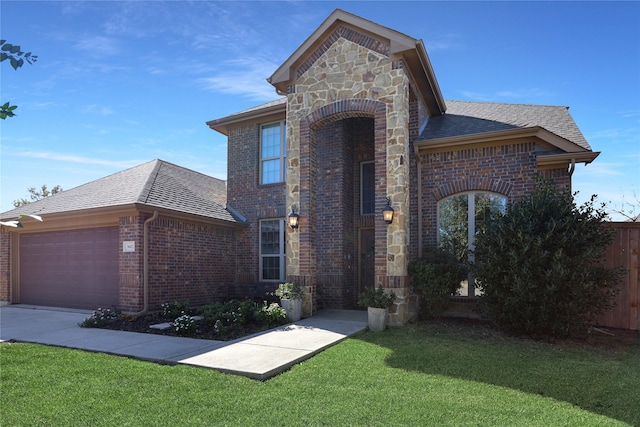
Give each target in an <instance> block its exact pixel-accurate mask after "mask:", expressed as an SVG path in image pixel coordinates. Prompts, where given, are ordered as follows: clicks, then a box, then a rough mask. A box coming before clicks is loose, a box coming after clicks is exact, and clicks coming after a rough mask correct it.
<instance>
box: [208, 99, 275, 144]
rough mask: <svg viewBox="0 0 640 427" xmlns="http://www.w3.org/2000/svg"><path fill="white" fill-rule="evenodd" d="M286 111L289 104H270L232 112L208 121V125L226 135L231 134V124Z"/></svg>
mask: <svg viewBox="0 0 640 427" xmlns="http://www.w3.org/2000/svg"><path fill="white" fill-rule="evenodd" d="M286 111H287V104H286V103H282V104H276V105H270V106H267V107H264V108H261V109H256V110H251V111H246V112H240V113H236V114H232V115H230V116H227V117H222V118H220V119H214V120H210V121H208V122H206V123H207V126H209V127H210V128H211V129H213V130H215V131H218V132H220V133H221V134H223V135H225V136H229V128H230V127H231V125H234V124H237V123H242V122H246V121H248V120H256V119H268V118H269V116H275V115H279V114H282V113H283V112H284V113H286Z"/></svg>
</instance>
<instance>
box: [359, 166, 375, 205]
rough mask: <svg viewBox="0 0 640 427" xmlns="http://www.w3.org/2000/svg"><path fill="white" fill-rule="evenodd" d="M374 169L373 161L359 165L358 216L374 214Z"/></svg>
mask: <svg viewBox="0 0 640 427" xmlns="http://www.w3.org/2000/svg"><path fill="white" fill-rule="evenodd" d="M375 211H376V168H375V163H374V162H373V161H369V162H362V163H360V215H373V214H375V213H376V212H375Z"/></svg>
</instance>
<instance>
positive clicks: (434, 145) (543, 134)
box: [414, 126, 592, 155]
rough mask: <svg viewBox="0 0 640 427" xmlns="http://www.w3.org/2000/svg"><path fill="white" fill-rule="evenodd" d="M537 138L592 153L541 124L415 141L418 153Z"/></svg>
mask: <svg viewBox="0 0 640 427" xmlns="http://www.w3.org/2000/svg"><path fill="white" fill-rule="evenodd" d="M520 139H535V140H538V141H541V142H544V143H546V144H548V145H550V146H553V147H555V148H558V149H560V150H562V151H563V152H565V153H592V151H590V150H587V149H586V148H584V147H581V146H579V145H578V144H576V143H574V142H571V141H569V140H567V139H565V138H562V137H560V136H558V135H556V134H554V133H552V132H549V131H548V130H546V129H544V128H542V127H540V126H532V127H525V128H514V129H506V130H499V131H493V132H483V133H474V134H469V135H459V136H452V137H446V138H437V139H431V140H426V141H417V142H415V143H414V151H415V153H416V155H419V154H420V153H421V152H426V151H433V150H439V149H451V148H456V147H464V146H468V145H478V144H489V143H496V142H505V141H510V140H520Z"/></svg>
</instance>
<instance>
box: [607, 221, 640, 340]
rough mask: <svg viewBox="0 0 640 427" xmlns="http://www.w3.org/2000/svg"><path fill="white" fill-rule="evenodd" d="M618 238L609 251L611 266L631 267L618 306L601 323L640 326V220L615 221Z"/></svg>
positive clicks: (612, 325) (623, 283)
mask: <svg viewBox="0 0 640 427" xmlns="http://www.w3.org/2000/svg"><path fill="white" fill-rule="evenodd" d="M611 226H612V227H613V228H614V229H615V231H616V234H615V239H614V241H613V243H612V244H611V246H610V247H609V250H608V251H607V254H606V262H607V266H608V267H617V266H621V267H624V268H626V269H627V270H628V273H627V275H626V276H625V277H624V280H623V281H622V286H621V288H620V294H619V295H618V298H617V304H616V306H615V307H614V308H612V309H611V310H609V311H607V312H606V313H605V314H603V315H602V316H601V317H600V318H599V319H598V322H597V323H598V324H599V325H601V326H607V327H610V328H621V329H634V330H639V329H640V308H639V307H638V304H639V301H640V285H639V282H640V280H638V276H639V272H638V258H639V256H638V253H639V252H640V251H639V246H640V222H612V223H611Z"/></svg>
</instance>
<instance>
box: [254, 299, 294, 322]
mask: <svg viewBox="0 0 640 427" xmlns="http://www.w3.org/2000/svg"><path fill="white" fill-rule="evenodd" d="M256 317H257V318H258V319H259V320H260V321H261V322H262V323H263V324H264V325H272V324H277V323H280V322H282V321H283V320H284V319H286V318H287V312H286V311H285V310H284V308H282V307H280V305H279V304H278V303H275V302H272V303H271V304H268V303H267V302H266V301H265V302H264V304H263V306H262V308H261V309H260V310H258V311H257V312H256Z"/></svg>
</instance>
